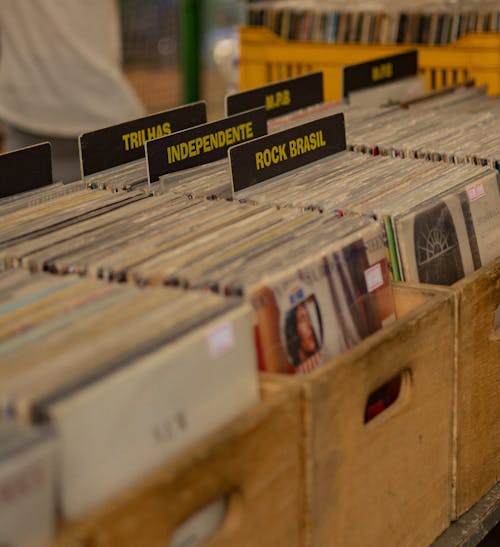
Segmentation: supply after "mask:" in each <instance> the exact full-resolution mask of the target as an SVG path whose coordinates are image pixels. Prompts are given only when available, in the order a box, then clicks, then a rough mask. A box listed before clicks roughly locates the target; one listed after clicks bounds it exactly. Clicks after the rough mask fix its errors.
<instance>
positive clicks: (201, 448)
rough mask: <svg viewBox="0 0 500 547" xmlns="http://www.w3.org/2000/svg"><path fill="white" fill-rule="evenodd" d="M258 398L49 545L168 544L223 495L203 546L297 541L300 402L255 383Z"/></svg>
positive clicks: (293, 546) (294, 544) (300, 525)
mask: <svg viewBox="0 0 500 547" xmlns="http://www.w3.org/2000/svg"><path fill="white" fill-rule="evenodd" d="M263 388H264V391H265V395H266V396H265V397H264V399H265V400H264V401H263V402H262V403H260V404H259V405H257V406H256V407H255V408H254V409H253V410H251V411H249V412H247V413H246V414H245V415H243V416H242V417H241V418H239V419H237V420H235V421H234V422H233V423H231V424H230V425H229V426H228V427H226V428H224V429H223V430H221V431H220V432H219V433H217V434H215V435H212V436H211V437H210V438H208V439H207V440H206V441H204V442H202V443H200V444H198V445H197V446H196V447H195V448H193V449H192V450H190V451H188V452H187V453H186V454H184V455H182V456H181V457H179V458H177V459H175V460H174V461H172V462H171V463H168V464H166V465H165V466H164V468H163V469H160V470H159V471H158V472H156V473H153V474H152V475H150V476H149V477H148V478H147V479H146V480H144V481H143V482H142V483H140V484H138V485H137V486H136V487H134V488H131V489H129V490H128V491H127V492H125V493H123V494H122V495H120V496H118V497H116V498H115V499H114V500H113V501H112V502H110V503H108V504H106V505H105V506H104V507H102V508H100V509H99V510H98V511H96V512H95V513H94V514H92V515H89V516H88V517H87V518H86V519H84V520H83V521H82V522H78V523H73V524H68V525H66V526H65V527H64V529H63V530H62V531H61V533H60V535H59V538H58V541H57V542H56V545H57V546H58V547H62V546H74V545H80V546H89V545H92V546H104V545H109V546H113V547H116V546H117V545H119V546H120V547H126V546H128V545H130V546H133V547H140V546H147V547H151V546H156V545H169V543H170V541H169V540H170V537H171V535H172V533H173V531H174V530H175V529H176V527H177V526H178V525H179V524H180V523H181V522H183V521H184V520H185V519H186V518H188V517H189V516H191V515H192V514H193V513H195V512H196V511H197V510H199V509H201V508H203V507H204V506H206V505H207V504H208V503H210V502H211V501H213V500H215V499H217V498H219V497H220V496H224V495H227V496H228V500H229V501H228V509H227V513H226V516H225V520H224V522H223V524H222V526H221V528H220V529H219V530H218V531H217V532H215V535H213V536H212V537H211V538H210V539H209V540H208V541H207V542H205V543H204V544H203V545H204V546H205V547H235V546H238V547H240V546H241V547H245V546H247V547H255V546H256V545H259V546H268V547H276V546H280V545H283V546H286V547H299V546H300V545H303V544H304V540H303V531H304V522H303V521H304V518H305V509H304V503H305V499H306V497H305V494H304V491H303V486H304V484H305V480H304V476H303V472H304V462H303V459H302V458H303V451H302V437H301V433H302V421H301V420H302V412H301V408H302V397H303V392H302V391H301V390H300V389H299V388H298V387H297V386H293V387H289V389H286V390H285V391H283V390H282V389H281V388H279V389H277V386H275V385H269V386H267V387H266V384H265V383H264V384H263Z"/></svg>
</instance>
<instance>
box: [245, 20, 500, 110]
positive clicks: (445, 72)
mask: <svg viewBox="0 0 500 547" xmlns="http://www.w3.org/2000/svg"><path fill="white" fill-rule="evenodd" d="M409 49H418V52H419V69H420V71H421V72H422V73H423V74H425V76H426V79H427V87H428V89H429V91H431V90H434V89H441V88H443V87H445V86H449V85H454V84H459V83H462V82H464V81H466V80H470V79H473V80H475V83H476V85H477V86H481V85H484V84H487V85H488V94H489V95H500V33H497V32H483V33H471V34H468V35H466V36H463V37H462V38H460V39H459V40H457V41H456V42H454V43H453V44H451V45H447V46H422V45H420V44H415V45H411V44H392V45H381V44H325V43H317V42H299V41H287V40H283V39H282V38H280V37H278V36H276V34H274V33H273V32H272V31H271V30H269V29H267V28H263V27H252V26H244V27H240V89H241V90H242V91H244V90H246V89H250V88H252V87H258V86H261V85H265V84H268V83H270V82H273V81H277V80H282V79H285V78H292V77H294V76H300V75H301V74H306V73H308V72H311V71H316V70H322V71H323V73H324V82H325V100H327V101H335V100H338V99H340V98H341V97H342V67H343V66H345V65H349V64H355V63H361V62H364V61H368V60H370V59H375V58H377V57H384V56H386V55H394V54H396V53H402V52H403V51H408V50H409Z"/></svg>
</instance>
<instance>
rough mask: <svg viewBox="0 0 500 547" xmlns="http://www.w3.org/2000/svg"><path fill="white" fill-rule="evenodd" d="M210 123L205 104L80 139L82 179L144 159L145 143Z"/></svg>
mask: <svg viewBox="0 0 500 547" xmlns="http://www.w3.org/2000/svg"><path fill="white" fill-rule="evenodd" d="M206 121H207V108H206V104H205V101H199V102H197V103H192V104H188V105H184V106H180V107H178V108H172V109H171V110H165V111H164V112H159V113H157V114H152V115H151V116H145V117H144V118H138V119H136V120H131V121H128V122H124V123H120V124H118V125H113V126H110V127H105V128H103V129H98V130H96V131H91V132H90V133H84V134H83V135H81V136H80V158H81V168H82V177H85V176H88V175H93V174H95V173H99V172H100V171H105V170H106V169H111V168H112V167H117V166H119V165H124V164H126V163H129V162H132V161H135V160H139V159H141V158H143V157H144V143H145V142H146V141H148V140H150V139H157V138H159V137H163V136H165V135H169V134H170V133H174V132H176V131H181V130H182V129H187V128H188V127H193V126H195V125H199V124H200V123H205V122H206Z"/></svg>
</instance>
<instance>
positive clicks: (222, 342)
mask: <svg viewBox="0 0 500 547" xmlns="http://www.w3.org/2000/svg"><path fill="white" fill-rule="evenodd" d="M234 343H235V342H234V331H233V325H232V323H224V324H223V325H219V326H218V327H216V328H215V329H213V330H212V331H211V332H210V333H209V334H208V351H209V353H210V357H212V358H214V359H217V358H218V357H221V356H222V355H224V354H225V353H227V352H228V351H230V350H232V349H233V348H234Z"/></svg>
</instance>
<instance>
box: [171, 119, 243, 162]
mask: <svg viewBox="0 0 500 547" xmlns="http://www.w3.org/2000/svg"><path fill="white" fill-rule="evenodd" d="M253 136H254V132H253V123H252V122H245V123H240V124H239V125H236V126H233V127H228V128H227V129H221V130H220V131H216V132H215V133H209V134H207V135H203V136H202V137H196V138H194V139H190V140H189V141H186V142H181V143H179V144H174V145H172V146H168V147H167V161H168V163H169V164H170V163H175V162H176V161H181V160H185V159H187V158H193V157H195V156H198V155H199V154H206V153H208V152H212V150H216V149H217V148H224V147H226V146H231V145H232V144H236V143H239V142H242V141H245V140H248V139H252V138H253Z"/></svg>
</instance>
